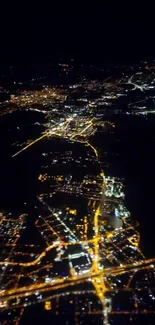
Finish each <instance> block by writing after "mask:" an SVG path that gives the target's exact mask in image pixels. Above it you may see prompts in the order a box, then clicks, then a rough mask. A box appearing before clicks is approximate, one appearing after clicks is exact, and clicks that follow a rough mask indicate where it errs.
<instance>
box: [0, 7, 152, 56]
mask: <svg viewBox="0 0 155 325" xmlns="http://www.w3.org/2000/svg"><path fill="white" fill-rule="evenodd" d="M56 3H57V4H56ZM56 3H53V1H52V5H50V6H49V5H47V4H46V3H41V4H40V5H39V4H36V5H34V4H33V5H32V4H31V5H29V4H28V3H25V5H24V4H23V3H22V5H20V6H19V5H18V6H17V5H16V6H15V5H14V4H12V5H11V6H10V5H9V6H7V5H5V7H4V5H3V8H1V23H0V24H1V56H2V58H3V59H5V60H13V59H17V60H22V59H29V58H30V59H31V58H34V59H35V58H38V57H40V58H45V57H47V56H48V57H52V56H53V55H55V54H59V53H60V54H61V55H68V56H69V55H72V54H73V55H79V56H80V57H84V58H86V59H87V58H88V59H91V58H92V59H93V58H95V59H99V58H100V59H102V58H103V59H105V58H110V59H112V60H116V59H121V60H123V59H124V58H129V59H130V58H132V59H134V58H136V57H143V56H144V57H145V56H147V55H150V56H153V55H154V54H155V45H154V32H155V23H154V18H153V13H154V11H153V8H151V6H147V5H146V4H145V6H143V5H142V4H141V5H140V6H139V7H136V6H135V5H132V6H129V5H128V4H127V3H126V2H125V3H124V4H123V5H120V4H119V3H116V2H115V5H114V4H112V3H110V4H104V5H103V4H102V6H99V4H98V5H97V3H96V4H95V3H94V2H93V4H92V5H90V3H89V5H88V4H87V6H86V4H85V5H83V4H81V5H80V4H79V3H78V2H76V3H75V2H73V4H72V5H69V4H66V2H63V4H62V3H61V2H60V1H59V2H56Z"/></svg>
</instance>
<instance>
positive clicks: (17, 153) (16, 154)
mask: <svg viewBox="0 0 155 325" xmlns="http://www.w3.org/2000/svg"><path fill="white" fill-rule="evenodd" d="M48 135H49V133H48V132H47V133H45V134H43V135H42V136H41V137H39V138H37V139H36V140H34V141H32V142H31V143H29V144H28V145H27V146H26V147H24V148H23V149H21V150H19V151H18V152H16V153H15V154H14V155H13V156H12V158H14V157H16V156H18V155H19V154H20V153H21V152H22V151H24V150H26V149H28V148H29V147H31V146H33V144H35V143H36V142H38V141H40V140H42V139H43V138H45V137H47V136H48Z"/></svg>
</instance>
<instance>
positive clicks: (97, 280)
mask: <svg viewBox="0 0 155 325" xmlns="http://www.w3.org/2000/svg"><path fill="white" fill-rule="evenodd" d="M128 83H132V77H131V78H130V80H129V81H128ZM132 84H133V83H132ZM134 85H135V84H134ZM135 86H137V88H140V86H138V85H135ZM141 90H142V89H141ZM142 91H143V90H142ZM72 120H73V118H68V119H66V121H65V122H62V123H58V124H55V125H54V126H53V127H51V130H50V131H48V132H46V133H44V134H43V135H42V136H40V137H39V138H37V139H36V140H34V141H32V142H31V143H29V144H28V145H26V146H25V147H24V148H23V149H21V150H20V151H18V152H17V153H15V154H14V155H13V156H12V157H13V158H14V157H15V156H17V155H18V154H20V153H21V152H22V151H24V150H26V149H28V148H29V147H31V146H32V145H33V144H35V143H37V142H38V141H40V140H42V139H44V138H45V137H48V136H49V137H50V136H52V135H57V136H60V137H63V136H64V137H67V138H68V139H69V140H71V141H74V142H77V143H82V144H84V145H86V146H88V147H89V148H90V149H91V150H92V151H93V155H95V157H96V160H97V161H98V163H99V165H100V162H99V155H98V151H97V149H96V148H95V147H94V146H93V145H92V144H91V143H90V142H89V141H88V139H87V132H86V131H89V128H90V127H91V126H92V125H93V119H91V120H90V121H86V124H85V125H84V127H83V129H82V130H80V132H78V133H75V134H70V130H69V124H70V122H71V121H72ZM80 128H81V126H80ZM67 131H68V132H69V133H68V134H69V135H67ZM79 136H81V138H82V140H81V139H80V138H79V139H78V137H79ZM100 176H102V177H103V182H102V186H101V193H102V192H103V187H104V172H103V170H102V169H101V173H100ZM101 199H102V194H101ZM107 200H108V199H107ZM41 202H42V203H43V204H45V205H46V203H45V202H44V201H43V200H41ZM100 204H101V203H100V202H98V201H97V200H94V203H93V209H95V212H94V217H93V222H94V236H93V237H94V238H93V239H91V240H86V241H79V240H78V238H77V237H76V236H75V234H74V232H73V231H72V230H71V229H70V228H69V227H68V226H67V225H66V224H65V223H64V221H63V220H62V219H61V217H59V216H58V215H57V214H54V216H53V217H54V218H55V219H56V222H58V223H59V224H60V225H61V227H63V228H64V230H65V232H66V234H67V233H69V235H70V236H71V237H72V239H73V241H70V242H63V241H62V240H61V237H60V236H59V234H58V233H57V232H56V231H55V230H54V229H53V227H51V225H50V224H49V223H48V222H47V221H46V220H45V219H44V223H45V225H46V226H47V228H48V229H49V230H50V231H51V232H52V233H53V234H55V236H57V238H58V241H57V242H55V243H53V244H52V245H49V246H47V247H46V249H45V250H44V251H43V252H42V253H41V254H40V255H39V256H38V257H37V258H36V259H34V260H33V261H31V262H27V263H23V262H22V263H21V262H20V263H17V262H13V261H10V260H7V259H5V260H4V261H3V262H0V265H3V266H5V267H6V268H7V266H20V267H22V268H25V267H31V266H35V265H37V264H38V263H40V261H41V260H42V259H43V258H44V257H45V256H46V253H47V252H49V251H50V250H52V249H54V248H56V247H59V246H60V244H61V246H62V247H63V246H68V245H74V244H75V245H76V244H77V243H79V244H80V245H81V246H82V245H83V244H89V243H93V258H92V266H91V268H90V270H89V271H88V272H87V273H84V274H80V275H79V274H78V275H75V274H74V272H72V273H71V274H72V276H69V277H62V278H54V279H52V280H51V282H48V283H46V282H45V280H44V282H43V281H42V282H39V283H38V282H36V283H34V284H31V285H28V286H24V287H22V288H19V287H17V284H15V286H14V287H13V288H12V289H7V290H1V291H0V300H1V301H7V302H9V301H10V302H11V301H12V300H13V299H17V302H16V304H15V306H14V308H16V307H18V306H19V305H20V301H19V302H18V299H19V300H20V299H21V298H22V299H23V298H26V297H28V296H29V297H30V296H33V295H34V294H35V293H36V292H39V294H43V293H46V292H49V295H51V294H52V292H53V295H52V296H56V295H55V293H56V291H57V290H65V289H66V288H69V287H70V288H73V286H75V285H78V284H81V283H87V282H91V283H92V285H93V287H94V289H95V293H96V295H97V297H98V299H99V300H100V301H101V304H102V314H103V315H104V324H105V325H109V321H108V314H109V309H108V307H107V304H106V298H105V293H106V292H110V291H112V290H111V289H110V288H107V287H106V285H105V282H104V280H105V279H106V277H109V276H113V277H115V276H116V277H117V276H119V275H121V274H125V273H128V272H131V271H134V272H135V273H136V272H137V271H139V270H142V269H150V268H153V267H154V263H155V258H152V259H147V260H145V259H142V260H140V261H138V262H134V263H131V264H123V265H122V264H121V265H120V266H115V267H110V268H105V269H104V268H102V267H101V266H100V255H99V242H100V239H101V237H100V235H99V220H98V219H99V215H100ZM46 207H47V208H48V210H49V211H50V212H52V215H53V210H51V208H50V207H49V206H47V205H46ZM112 244H113V243H112ZM89 248H90V247H89ZM117 250H118V249H117ZM88 251H89V249H88ZM88 254H89V253H88ZM38 267H39V266H38ZM43 267H46V265H45V266H43ZM34 272H37V271H34ZM20 276H21V272H20ZM38 279H39V278H38ZM106 283H107V282H106ZM127 289H128V290H130V288H129V285H128V287H127ZM124 290H125V289H124ZM63 294H66V292H63V293H62V295H63ZM60 295H61V294H60ZM52 296H51V297H52ZM6 308H7V307H6ZM8 308H10V307H8Z"/></svg>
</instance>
